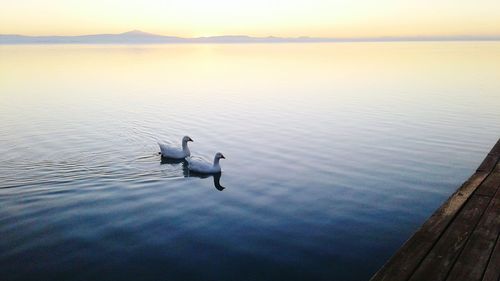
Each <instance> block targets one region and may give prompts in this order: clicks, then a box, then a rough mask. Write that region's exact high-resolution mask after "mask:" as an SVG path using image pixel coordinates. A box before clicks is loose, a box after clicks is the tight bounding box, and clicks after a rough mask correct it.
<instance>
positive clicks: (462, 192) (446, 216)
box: [370, 139, 500, 281]
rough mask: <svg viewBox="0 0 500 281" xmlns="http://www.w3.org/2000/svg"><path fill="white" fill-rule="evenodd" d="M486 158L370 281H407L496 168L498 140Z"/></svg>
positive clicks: (498, 154)
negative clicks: (472, 195)
mask: <svg viewBox="0 0 500 281" xmlns="http://www.w3.org/2000/svg"><path fill="white" fill-rule="evenodd" d="M486 158H488V159H485V160H484V161H483V163H482V164H481V166H480V167H479V168H478V169H477V171H476V173H474V174H473V175H472V176H471V177H470V178H469V179H468V180H467V181H466V182H465V183H464V184H462V186H461V187H460V188H459V189H458V190H457V191H456V192H455V193H454V194H452V195H451V196H450V198H448V200H446V202H445V203H444V204H443V205H441V207H440V208H439V209H438V210H437V211H436V212H434V214H433V215H432V216H431V217H430V218H429V219H428V220H427V221H426V222H425V223H424V224H423V225H422V226H421V227H420V228H419V229H418V230H417V232H416V233H415V234H414V235H413V236H412V237H411V238H410V239H409V240H408V241H406V242H405V243H404V245H403V246H402V247H401V248H400V249H399V251H398V252H396V254H394V256H392V257H391V258H390V259H389V261H388V262H387V263H386V264H385V265H384V266H383V267H382V268H380V269H379V271H377V272H376V273H375V274H374V275H373V277H372V278H371V279H370V280H371V281H384V280H385V281H389V280H390V281H406V280H408V279H409V278H410V277H411V275H412V274H413V273H414V272H415V271H416V270H417V267H418V266H419V265H420V264H421V263H422V261H423V260H424V258H425V257H426V255H428V254H429V253H430V251H431V249H432V248H433V246H434V245H435V244H436V243H437V241H438V239H439V238H440V237H441V235H443V232H444V231H445V230H446V229H447V227H448V226H449V225H450V223H451V222H452V221H453V219H454V218H455V216H456V215H457V213H458V212H459V211H460V210H461V208H462V207H463V206H464V204H465V202H467V200H468V199H469V197H470V196H471V194H472V193H473V192H475V191H476V189H477V188H478V186H480V184H481V183H482V182H483V180H484V179H485V178H486V177H487V176H488V175H489V173H490V172H491V171H492V170H493V168H494V167H495V165H496V163H497V162H498V159H499V158H500V139H499V140H498V141H497V143H496V144H495V146H494V147H493V148H492V150H491V151H490V153H489V154H488V156H487V157H486ZM485 198H487V197H485ZM429 280H434V279H429ZM497 281H498V280H497Z"/></svg>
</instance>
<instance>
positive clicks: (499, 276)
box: [482, 236, 500, 281]
mask: <svg viewBox="0 0 500 281" xmlns="http://www.w3.org/2000/svg"><path fill="white" fill-rule="evenodd" d="M499 239H500V236H499V237H497V244H496V246H495V249H494V250H493V253H492V254H491V258H490V262H489V263H488V266H487V267H486V271H485V272H484V276H483V280H482V281H498V280H500V241H499Z"/></svg>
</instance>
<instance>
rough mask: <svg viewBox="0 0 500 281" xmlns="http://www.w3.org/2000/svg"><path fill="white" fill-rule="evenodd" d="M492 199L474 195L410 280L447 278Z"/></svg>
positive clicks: (440, 280)
mask: <svg viewBox="0 0 500 281" xmlns="http://www.w3.org/2000/svg"><path fill="white" fill-rule="evenodd" d="M490 201H491V198H489V197H485V196H472V197H471V198H470V200H469V201H468V202H467V204H465V206H464V208H463V209H462V210H461V211H460V212H459V213H458V215H457V217H456V218H455V220H453V222H452V223H451V224H450V226H449V227H448V228H447V229H446V231H445V232H444V233H443V235H442V236H441V237H440V239H439V241H438V242H437V243H436V245H434V247H433V248H432V250H431V251H430V252H429V254H428V255H427V256H426V257H425V259H424V260H423V261H422V264H420V266H419V267H418V268H417V270H416V271H415V273H414V274H413V275H412V276H411V278H410V279H409V280H410V281H424V280H432V281H442V280H445V278H446V276H447V275H448V272H449V271H450V269H451V267H452V266H453V264H454V262H455V260H456V259H457V257H458V255H459V254H460V252H461V250H462V248H463V247H464V245H465V243H466V242H467V239H468V238H469V236H470V235H471V233H472V230H473V229H474V227H475V226H476V225H477V224H478V222H479V219H480V218H481V216H482V214H483V213H484V211H485V209H486V207H487V206H488V203H489V202H490Z"/></svg>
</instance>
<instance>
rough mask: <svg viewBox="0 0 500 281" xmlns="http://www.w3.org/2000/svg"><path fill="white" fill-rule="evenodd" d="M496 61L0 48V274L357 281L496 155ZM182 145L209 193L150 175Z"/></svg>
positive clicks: (389, 54) (333, 47)
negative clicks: (207, 168)
mask: <svg viewBox="0 0 500 281" xmlns="http://www.w3.org/2000/svg"><path fill="white" fill-rule="evenodd" d="M499 65H500V43H491V42H490V43H478V42H467V43H356V44H329V43H326V44H261V45H252V44H248V45H147V46H142V45H132V46H114V45H99V46H95V45H52V46H51V45H45V46H41V45H33V46H0V237H1V238H0V276H2V280H62V279H65V280H339V281H342V280H347V281H349V280H367V279H368V278H369V277H370V276H371V274H373V273H374V271H376V270H377V268H378V267H380V266H381V265H382V264H383V263H384V262H385V261H386V260H387V259H388V258H389V257H390V256H391V254H392V253H393V252H394V251H395V250H396V249H397V248H398V247H399V246H400V245H401V244H402V243H403V242H404V241H405V240H406V239H407V238H408V237H409V236H410V235H411V233H412V232H413V231H414V230H415V229H416V228H417V227H418V226H419V225H420V224H421V223H422V222H423V221H425V219H426V218H427V217H428V216H429V215H430V214H431V213H432V212H433V210H434V209H435V208H437V207H438V206H439V205H440V204H441V203H442V202H443V201H444V200H445V199H446V198H447V197H448V196H449V195H450V194H451V193H452V192H453V191H454V190H455V189H456V187H457V186H458V185H459V184H460V183H461V182H462V181H464V180H465V179H466V178H467V177H468V176H469V175H470V174H471V173H472V172H473V170H474V169H475V168H476V167H477V166H478V164H479V163H480V162H481V160H482V159H483V157H484V156H485V154H486V153H487V152H488V151H489V150H490V148H491V147H492V145H493V144H494V143H495V142H496V140H497V138H498V137H499V133H500V110H499V108H500V79H499V78H500V67H499ZM183 135H189V136H191V137H192V138H193V139H194V140H195V142H194V143H192V145H191V150H192V152H193V154H197V155H205V156H208V157H210V158H211V157H213V154H214V153H215V152H217V151H220V152H223V153H224V155H225V156H226V158H227V159H226V160H223V162H222V165H223V173H222V177H221V178H220V179H214V178H213V177H207V178H200V177H189V176H188V174H186V173H185V171H184V169H183V165H182V163H177V164H175V163H174V164H171V163H164V162H162V161H161V159H160V156H159V155H158V154H157V153H158V147H157V145H156V143H157V141H160V140H173V141H179V140H180V138H181V137H182V136H183ZM216 184H220V185H222V186H223V187H225V189H223V190H222V191H219V189H222V188H220V187H219V189H217V188H216V187H218V186H216Z"/></svg>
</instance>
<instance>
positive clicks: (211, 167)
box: [186, 152, 226, 174]
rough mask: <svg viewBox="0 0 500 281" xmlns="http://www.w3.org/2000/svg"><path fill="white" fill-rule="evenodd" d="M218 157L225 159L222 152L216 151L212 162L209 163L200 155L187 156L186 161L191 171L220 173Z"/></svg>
mask: <svg viewBox="0 0 500 281" xmlns="http://www.w3.org/2000/svg"><path fill="white" fill-rule="evenodd" d="M220 159H226V157H224V155H222V153H220V152H217V153H216V154H215V157H214V163H213V164H212V163H210V162H209V161H208V160H206V159H204V158H201V157H196V156H195V157H188V158H186V161H187V162H188V169H189V170H190V171H193V172H197V173H203V174H216V173H220V171H221V168H220V164H219V160H220Z"/></svg>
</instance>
